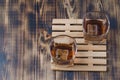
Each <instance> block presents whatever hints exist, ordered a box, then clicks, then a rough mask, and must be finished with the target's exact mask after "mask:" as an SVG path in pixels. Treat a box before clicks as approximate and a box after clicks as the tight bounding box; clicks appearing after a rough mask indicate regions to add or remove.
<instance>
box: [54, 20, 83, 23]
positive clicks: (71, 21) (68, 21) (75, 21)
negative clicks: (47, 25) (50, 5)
mask: <svg viewBox="0 0 120 80" xmlns="http://www.w3.org/2000/svg"><path fill="white" fill-rule="evenodd" d="M65 23H70V24H82V19H53V21H52V24H65Z"/></svg>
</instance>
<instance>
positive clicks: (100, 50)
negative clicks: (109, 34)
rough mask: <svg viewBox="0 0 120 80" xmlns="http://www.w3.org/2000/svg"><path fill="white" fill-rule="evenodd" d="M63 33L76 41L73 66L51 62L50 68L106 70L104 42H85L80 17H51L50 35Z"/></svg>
mask: <svg viewBox="0 0 120 80" xmlns="http://www.w3.org/2000/svg"><path fill="white" fill-rule="evenodd" d="M74 27H75V28H74ZM64 34H65V35H69V36H72V37H74V38H75V39H76V42H77V54H76V57H75V59H74V66H71V67H64V66H62V65H59V66H58V65H55V64H54V63H51V69H52V70H63V71H107V58H106V57H107V55H106V44H102V45H101V44H97V45H94V44H87V43H85V41H84V37H83V30H82V19H53V22H52V37H55V36H57V35H64Z"/></svg>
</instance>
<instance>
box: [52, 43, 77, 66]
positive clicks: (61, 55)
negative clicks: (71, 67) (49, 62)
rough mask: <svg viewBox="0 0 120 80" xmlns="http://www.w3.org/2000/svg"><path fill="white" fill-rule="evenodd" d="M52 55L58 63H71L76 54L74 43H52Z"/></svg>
mask: <svg viewBox="0 0 120 80" xmlns="http://www.w3.org/2000/svg"><path fill="white" fill-rule="evenodd" d="M51 55H52V57H53V62H55V63H56V64H63V65H64V64H71V63H72V62H71V61H73V58H74V55H75V48H74V45H73V44H60V43H55V44H53V45H51Z"/></svg>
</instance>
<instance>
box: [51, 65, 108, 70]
mask: <svg viewBox="0 0 120 80" xmlns="http://www.w3.org/2000/svg"><path fill="white" fill-rule="evenodd" d="M51 69H52V70H60V71H71V70H72V71H106V70H107V67H106V66H81V65H74V66H71V67H62V66H56V65H54V64H52V65H51Z"/></svg>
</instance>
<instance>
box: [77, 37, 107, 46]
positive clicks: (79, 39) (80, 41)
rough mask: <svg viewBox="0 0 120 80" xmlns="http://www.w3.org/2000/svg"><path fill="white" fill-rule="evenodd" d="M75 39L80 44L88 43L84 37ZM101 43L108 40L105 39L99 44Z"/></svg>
mask: <svg viewBox="0 0 120 80" xmlns="http://www.w3.org/2000/svg"><path fill="white" fill-rule="evenodd" d="M75 40H76V42H77V43H78V44H82V43H84V44H87V43H85V40H84V38H75ZM101 44H102V45H106V40H104V42H101V43H100V44H99V45H101Z"/></svg>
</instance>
